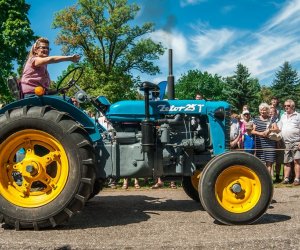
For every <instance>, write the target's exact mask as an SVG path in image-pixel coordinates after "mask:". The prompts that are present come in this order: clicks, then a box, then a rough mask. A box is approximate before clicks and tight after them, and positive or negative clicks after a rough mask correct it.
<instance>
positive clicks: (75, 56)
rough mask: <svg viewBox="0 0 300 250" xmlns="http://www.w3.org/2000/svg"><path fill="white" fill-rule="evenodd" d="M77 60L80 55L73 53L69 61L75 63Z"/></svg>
mask: <svg viewBox="0 0 300 250" xmlns="http://www.w3.org/2000/svg"><path fill="white" fill-rule="evenodd" d="M79 60H80V55H78V54H74V55H73V56H72V57H71V61H72V62H74V63H77V62H78V61H79Z"/></svg>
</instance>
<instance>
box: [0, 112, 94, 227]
mask: <svg viewBox="0 0 300 250" xmlns="http://www.w3.org/2000/svg"><path fill="white" fill-rule="evenodd" d="M0 128H1V129H0V138H1V139H0V222H3V221H4V222H5V223H6V224H8V225H10V226H12V227H15V228H16V229H17V230H19V229H24V228H33V229H35V230H38V229H40V228H46V227H55V226H57V225H61V224H63V223H65V222H66V221H68V220H69V219H70V217H71V216H72V215H73V214H75V213H77V212H78V211H80V210H81V209H82V208H83V207H84V204H85V202H86V200H87V199H88V198H89V196H90V194H91V193H92V191H93V185H94V181H95V169H94V164H95V160H94V159H95V155H94V150H93V148H92V144H91V142H90V140H89V137H88V135H87V133H86V131H85V130H84V129H82V127H81V126H80V125H79V124H78V123H77V122H75V121H74V120H72V118H70V117H69V116H68V115H67V114H65V113H62V112H59V111H57V110H53V109H51V108H50V107H22V108H17V109H14V110H9V111H6V113H5V114H4V115H2V116H0ZM19 149H24V150H25V158H23V159H21V160H19V161H17V158H18V151H19Z"/></svg>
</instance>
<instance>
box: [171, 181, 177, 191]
mask: <svg viewBox="0 0 300 250" xmlns="http://www.w3.org/2000/svg"><path fill="white" fill-rule="evenodd" d="M170 188H172V189H176V188H177V186H176V184H175V183H174V182H173V181H172V182H171V184H170Z"/></svg>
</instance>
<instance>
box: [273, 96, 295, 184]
mask: <svg viewBox="0 0 300 250" xmlns="http://www.w3.org/2000/svg"><path fill="white" fill-rule="evenodd" d="M284 109H285V112H284V114H283V115H282V116H281V119H280V121H279V123H278V127H279V129H280V130H281V134H282V137H283V140H284V143H285V152H284V180H283V182H282V183H284V184H288V183H289V181H290V180H289V178H290V174H291V162H293V161H294V164H295V179H294V183H293V184H294V185H295V186H299V185H300V114H299V113H298V112H296V111H295V102H294V101H293V100H291V99H288V100H286V101H285V102H284Z"/></svg>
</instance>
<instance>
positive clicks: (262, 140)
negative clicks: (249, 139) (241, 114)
mask: <svg viewBox="0 0 300 250" xmlns="http://www.w3.org/2000/svg"><path fill="white" fill-rule="evenodd" d="M272 123H274V121H273V120H267V121H263V120H261V119H260V118H259V117H256V118H255V119H254V120H253V124H255V126H256V128H255V130H256V131H258V132H264V131H265V130H266V129H267V128H268V126H269V125H270V124H272ZM255 145H256V149H257V150H256V156H257V157H258V158H259V159H260V160H262V161H263V162H275V158H276V152H275V150H272V149H275V148H276V141H272V140H270V139H269V138H266V137H260V136H255Z"/></svg>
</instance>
